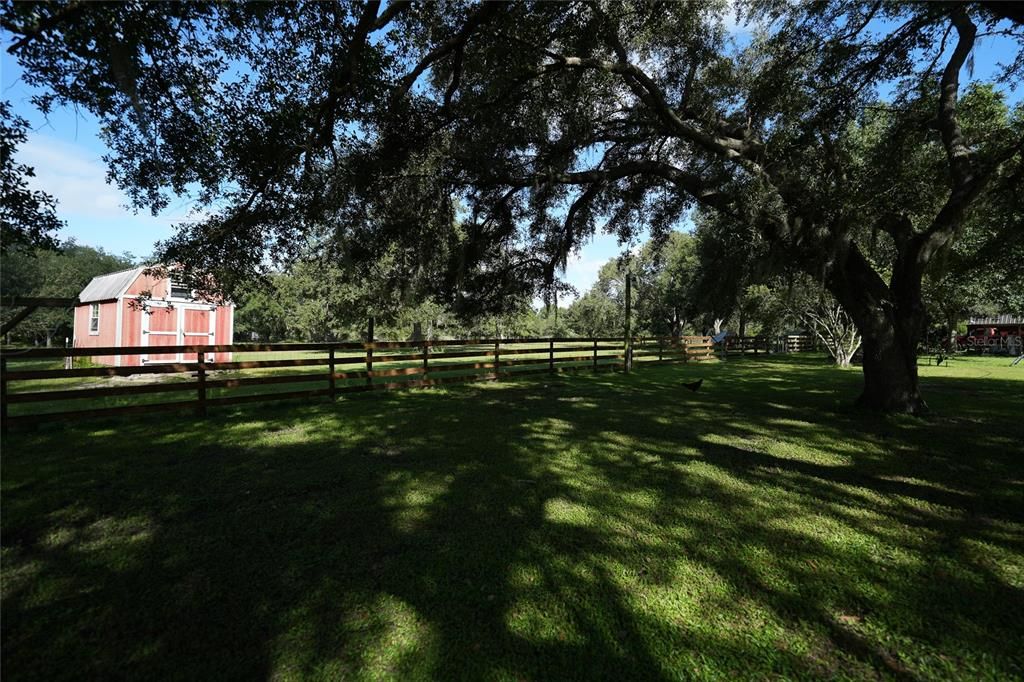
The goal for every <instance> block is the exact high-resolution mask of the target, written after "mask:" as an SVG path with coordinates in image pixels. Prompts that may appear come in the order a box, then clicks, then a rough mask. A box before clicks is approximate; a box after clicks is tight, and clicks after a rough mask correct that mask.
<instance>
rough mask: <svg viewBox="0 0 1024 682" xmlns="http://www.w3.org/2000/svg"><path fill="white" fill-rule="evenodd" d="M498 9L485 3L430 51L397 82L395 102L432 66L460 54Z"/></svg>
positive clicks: (496, 5) (493, 4)
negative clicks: (454, 53)
mask: <svg viewBox="0 0 1024 682" xmlns="http://www.w3.org/2000/svg"><path fill="white" fill-rule="evenodd" d="M500 9H501V3H498V2H485V3H483V4H481V5H480V6H479V7H478V8H477V9H476V11H474V12H473V13H472V14H470V15H469V17H467V18H466V23H465V24H463V26H462V28H461V29H460V30H459V32H458V33H456V34H455V35H454V36H452V37H451V38H449V39H448V40H447V41H445V42H444V43H442V44H441V45H438V46H437V47H436V48H434V49H433V50H431V51H430V52H429V53H428V54H427V56H425V57H424V58H423V59H421V60H420V62H419V63H418V64H417V65H416V66H415V67H414V68H413V70H412V71H410V72H409V73H407V74H406V75H405V76H404V77H403V78H402V80H400V81H399V82H398V86H397V87H396V88H395V92H394V99H395V101H397V100H400V99H401V98H402V97H404V96H405V95H406V94H408V92H409V90H410V89H412V86H413V84H415V83H416V81H417V80H418V79H419V77H420V76H422V75H423V73H424V72H425V71H426V70H427V69H429V68H430V66H431V65H432V64H434V63H435V62H437V61H439V60H441V59H443V58H445V57H447V56H448V55H450V54H452V53H453V52H461V51H462V49H463V48H464V47H465V46H466V42H467V41H468V40H469V38H470V36H471V35H473V33H475V32H476V31H477V29H479V28H480V27H481V26H482V25H483V24H485V23H487V22H488V21H490V20H491V18H492V17H494V16H495V15H496V14H497V13H498V11H499V10H500Z"/></svg>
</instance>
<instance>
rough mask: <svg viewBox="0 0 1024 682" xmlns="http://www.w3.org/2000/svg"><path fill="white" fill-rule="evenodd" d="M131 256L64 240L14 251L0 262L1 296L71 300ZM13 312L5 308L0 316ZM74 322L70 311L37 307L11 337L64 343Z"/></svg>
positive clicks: (131, 259) (129, 264)
mask: <svg viewBox="0 0 1024 682" xmlns="http://www.w3.org/2000/svg"><path fill="white" fill-rule="evenodd" d="M133 265H134V257H133V256H132V255H131V254H127V253H126V254H123V255H121V256H116V255H113V254H110V253H107V252H105V251H104V250H103V249H94V248H92V247H89V246H79V245H78V244H75V243H74V242H67V243H65V244H63V245H61V246H59V247H57V248H55V249H37V250H35V251H26V250H20V249H19V250H12V251H8V252H6V253H4V254H3V257H2V261H0V291H2V292H3V295H4V296H39V297H54V298H75V297H77V296H78V294H80V293H81V292H82V289H84V288H85V285H87V284H88V283H89V281H90V280H91V279H92V278H93V277H96V276H98V275H106V274H109V273H111V272H116V271H118V270H124V269H125V268H129V267H132V266H133ZM16 312H17V311H16V310H15V309H12V308H7V307H5V308H4V311H3V315H4V319H5V320H6V319H9V317H11V316H13V315H14V314H15V313H16ZM73 328H74V324H73V318H72V312H71V310H60V309H56V308H40V309H38V310H36V311H35V312H33V313H32V314H31V315H29V316H28V317H27V318H25V319H24V320H22V321H21V322H19V323H18V326H17V327H15V328H14V330H13V331H12V332H11V338H12V340H17V341H21V342H27V343H34V344H38V343H46V344H48V345H49V344H50V343H51V342H53V341H57V342H58V343H59V345H63V341H64V338H65V337H67V338H70V337H71V335H72V332H73Z"/></svg>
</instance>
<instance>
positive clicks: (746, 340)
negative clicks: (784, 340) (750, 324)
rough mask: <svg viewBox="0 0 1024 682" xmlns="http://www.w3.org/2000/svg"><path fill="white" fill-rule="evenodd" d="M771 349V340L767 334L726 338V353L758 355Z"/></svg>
mask: <svg viewBox="0 0 1024 682" xmlns="http://www.w3.org/2000/svg"><path fill="white" fill-rule="evenodd" d="M770 350H771V341H770V340H769V339H768V337H765V336H727V337H726V339H725V353H726V355H746V354H747V353H753V354H754V355H757V354H758V353H767V352H769V351H770Z"/></svg>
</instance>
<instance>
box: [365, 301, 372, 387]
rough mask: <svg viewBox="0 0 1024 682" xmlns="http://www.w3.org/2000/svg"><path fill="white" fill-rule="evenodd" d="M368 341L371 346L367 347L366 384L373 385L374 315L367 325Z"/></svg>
mask: <svg viewBox="0 0 1024 682" xmlns="http://www.w3.org/2000/svg"><path fill="white" fill-rule="evenodd" d="M366 342H367V343H369V344H371V347H369V348H367V349H366V385H367V386H372V385H373V348H372V344H373V316H372V315H371V316H370V320H369V322H368V323H367V325H366Z"/></svg>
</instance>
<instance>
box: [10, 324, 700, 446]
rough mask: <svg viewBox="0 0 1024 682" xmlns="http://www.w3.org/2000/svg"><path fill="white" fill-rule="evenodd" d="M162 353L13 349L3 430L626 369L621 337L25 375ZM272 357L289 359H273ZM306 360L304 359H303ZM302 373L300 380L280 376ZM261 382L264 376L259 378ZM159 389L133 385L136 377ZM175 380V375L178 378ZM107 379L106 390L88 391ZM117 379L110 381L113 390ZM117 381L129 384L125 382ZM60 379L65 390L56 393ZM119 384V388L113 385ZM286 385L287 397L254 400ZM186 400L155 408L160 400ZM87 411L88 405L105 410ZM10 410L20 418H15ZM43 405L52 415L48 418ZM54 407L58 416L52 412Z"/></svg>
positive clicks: (307, 350) (196, 350)
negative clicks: (64, 364) (72, 363)
mask: <svg viewBox="0 0 1024 682" xmlns="http://www.w3.org/2000/svg"><path fill="white" fill-rule="evenodd" d="M152 352H153V348H145V347H140V348H126V347H117V348H38V349H37V348H30V349H10V350H7V351H5V352H4V353H3V355H2V356H0V411H2V417H3V427H4V428H5V429H6V428H7V426H8V425H22V424H36V423H45V422H50V421H55V420H61V421H64V420H67V419H91V418H99V417H105V416H108V415H120V414H137V413H147V412H161V411H171V410H190V411H193V412H194V413H195V414H196V415H198V416H205V415H206V411H207V409H208V408H209V407H212V406H219V405H233V404H238V403H247V402H256V401H264V400H283V399H291V398H306V397H313V396H323V397H328V398H331V399H334V398H335V397H337V396H338V395H341V394H345V393H354V392H364V391H374V390H391V389H399V388H409V387H413V386H433V385H438V384H446V383H452V382H460V381H481V380H494V379H499V378H502V377H508V376H522V375H528V374H537V373H555V372H564V371H579V370H591V371H598V370H601V369H612V370H614V369H620V368H622V367H623V366H624V365H625V364H626V352H627V351H626V348H625V345H624V340H623V339H621V338H557V339H461V340H435V341H390V342H389V341H375V342H370V343H298V344H295V343H290V344H232V345H218V346H214V345H209V346H167V347H163V346H161V347H160V352H161V353H162V354H171V353H174V354H177V353H181V354H183V355H185V356H192V357H194V358H195V360H194V361H192V362H168V363H151V364H149V365H144V366H139V367H112V366H90V367H79V368H71V369H67V368H65V369H56V368H42V369H41V368H38V367H34V368H29V369H24V368H19V367H18V365H19V364H25V363H27V362H29V361H32V363H31V364H35V365H39V364H41V363H42V364H45V363H46V361H52V362H53V363H54V364H58V363H57V360H58V359H60V360H62V361H65V360H66V359H68V358H98V357H107V356H114V355H120V356H125V355H140V354H146V353H152ZM210 353H232V354H234V355H233V357H237V356H238V355H239V354H240V355H242V356H243V357H244V356H253V357H255V358H256V359H248V358H247V359H242V360H234V361H232V362H218V363H213V362H209V361H208V359H207V355H208V354H210ZM631 353H632V357H633V358H635V359H636V360H638V361H640V362H648V361H654V362H657V361H661V362H673V361H675V362H680V361H681V362H686V361H690V360H695V361H699V360H706V359H709V358H712V357H714V356H713V344H712V342H711V339H710V337H705V336H700V337H682V338H679V339H642V340H638V341H637V342H635V343H634V345H633V348H632V350H631ZM264 355H270V356H273V355H279V356H280V355H287V356H291V357H277V358H275V357H269V358H267V359H260V356H264ZM296 356H298V357H296ZM291 368H295V369H297V370H298V371H292V372H287V373H278V371H279V370H288V369H291ZM253 374H258V375H256V376H253ZM146 375H153V376H151V377H149V379H150V380H149V381H147V382H145V383H142V382H140V383H137V384H135V385H129V384H128V383H127V381H128V379H127V378H129V377H131V378H137V377H142V378H143V379H145V378H146ZM168 375H169V376H168ZM90 378H101V379H100V381H101V382H102V384H103V385H88V384H87V385H85V386H82V385H81V384H82V381H81V380H83V379H84V380H88V379H90ZM102 378H108V379H110V380H109V381H103V379H102ZM117 378H126V379H124V380H123V381H124V383H114V382H118V381H121V380H120V379H117ZM54 380H61V381H62V382H63V383H64V384H69V383H70V384H74V386H73V387H67V386H66V385H62V386H58V387H57V389H56V390H54V389H53V388H51V386H52V383H51V382H53V381H54ZM111 384H113V385H111ZM266 386H276V387H278V388H280V389H284V390H277V391H270V392H263V391H261V390H260V389H257V391H258V392H251V391H252V388H253V387H266ZM167 394H170V395H172V396H182V397H187V399H184V400H174V401H169V402H168V401H161V402H150V400H151V399H152V398H153V397H154V396H156V397H157V398H159V397H163V396H165V395H167ZM126 397H129V398H130V400H129V402H130V404H115V405H112V406H111V405H106V406H100V407H96V406H89V407H88V408H87V409H82V406H83V405H82V401H86V400H87V401H92V403H93V405H95V404H96V403H99V404H101V405H102V404H104V403H108V402H110V401H111V400H112V401H113V402H114V403H123V402H125V400H124V398H126ZM9 406H11V407H13V408H14V409H13V410H11V411H10V413H9ZM40 406H42V409H40ZM47 408H48V409H47Z"/></svg>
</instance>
